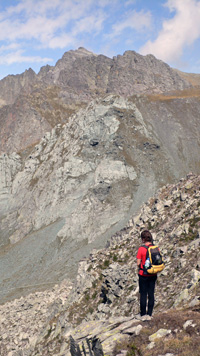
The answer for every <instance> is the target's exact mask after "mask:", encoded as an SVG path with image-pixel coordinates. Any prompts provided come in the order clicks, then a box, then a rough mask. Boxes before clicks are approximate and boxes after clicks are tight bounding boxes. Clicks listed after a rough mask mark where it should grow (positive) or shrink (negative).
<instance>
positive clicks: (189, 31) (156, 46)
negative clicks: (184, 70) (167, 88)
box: [140, 0, 200, 63]
mask: <svg viewBox="0 0 200 356" xmlns="http://www.w3.org/2000/svg"><path fill="white" fill-rule="evenodd" d="M165 6H166V7H168V8H169V10H170V11H171V12H175V14H174V16H173V17H172V18H171V19H169V20H165V21H164V22H163V26H162V30H161V31H160V33H159V35H158V37H157V39H156V40H155V41H148V42H147V43H146V44H145V45H144V46H143V47H142V48H141V49H140V53H142V54H149V53H151V54H154V55H155V56H156V57H157V58H159V59H162V60H164V61H166V62H174V63H175V62H176V61H178V60H179V59H180V58H181V55H182V53H183V50H184V49H185V47H186V46H190V45H192V44H193V43H194V42H195V41H196V40H197V39H198V38H200V1H197V0H184V1H183V0H168V1H167V2H166V4H165Z"/></svg>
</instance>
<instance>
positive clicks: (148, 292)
mask: <svg viewBox="0 0 200 356" xmlns="http://www.w3.org/2000/svg"><path fill="white" fill-rule="evenodd" d="M141 239H142V243H143V245H144V246H147V247H148V246H151V245H153V238H152V235H151V233H150V231H148V230H144V231H142V233H141ZM144 246H141V247H139V249H138V252H137V266H138V275H139V292H140V316H141V317H143V319H144V318H146V319H150V318H151V316H152V312H153V307H154V290H155V283H156V279H157V274H156V273H155V274H148V273H147V272H146V271H145V268H144V264H145V261H146V254H147V248H146V247H144ZM147 298H148V304H147ZM144 316H146V317H144Z"/></svg>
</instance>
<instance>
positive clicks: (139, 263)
mask: <svg viewBox="0 0 200 356" xmlns="http://www.w3.org/2000/svg"><path fill="white" fill-rule="evenodd" d="M141 261H142V260H141V258H137V266H138V270H139V269H140V265H141Z"/></svg>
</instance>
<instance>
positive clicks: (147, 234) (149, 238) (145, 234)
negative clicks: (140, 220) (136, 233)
mask: <svg viewBox="0 0 200 356" xmlns="http://www.w3.org/2000/svg"><path fill="white" fill-rule="evenodd" d="M141 239H142V241H143V242H152V241H153V237H152V235H151V233H150V231H149V230H144V231H142V232H141Z"/></svg>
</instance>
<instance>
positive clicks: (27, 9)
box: [0, 0, 200, 79]
mask: <svg viewBox="0 0 200 356" xmlns="http://www.w3.org/2000/svg"><path fill="white" fill-rule="evenodd" d="M78 47H85V48H86V49H88V50H90V51H92V52H94V53H97V54H100V53H101V54H104V55H106V56H108V57H113V56H116V55H118V54H123V53H124V52H125V51H126V50H134V51H136V52H138V53H140V54H143V55H146V54H149V53H152V54H153V55H155V56H156V57H157V58H158V59H161V60H163V61H164V62H166V63H168V64H169V65H170V66H172V67H174V68H178V69H180V70H182V71H185V72H193V73H200V0H124V1H122V0H15V1H14V0H0V79H1V78H3V77H5V76H6V75H8V74H19V73H22V72H24V71H25V70H26V69H28V68H32V69H33V70H34V71H35V72H36V73H38V71H39V69H40V68H41V66H43V65H46V64H50V65H55V63H56V61H57V60H58V59H60V58H61V57H62V55H63V54H64V52H66V51H68V50H70V49H77V48H78Z"/></svg>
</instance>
